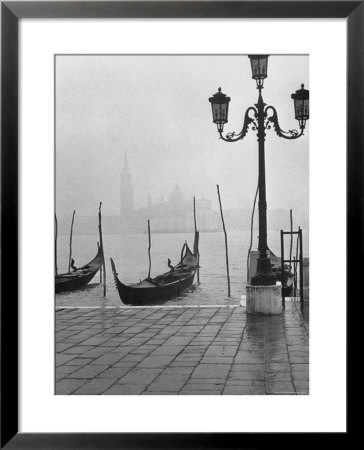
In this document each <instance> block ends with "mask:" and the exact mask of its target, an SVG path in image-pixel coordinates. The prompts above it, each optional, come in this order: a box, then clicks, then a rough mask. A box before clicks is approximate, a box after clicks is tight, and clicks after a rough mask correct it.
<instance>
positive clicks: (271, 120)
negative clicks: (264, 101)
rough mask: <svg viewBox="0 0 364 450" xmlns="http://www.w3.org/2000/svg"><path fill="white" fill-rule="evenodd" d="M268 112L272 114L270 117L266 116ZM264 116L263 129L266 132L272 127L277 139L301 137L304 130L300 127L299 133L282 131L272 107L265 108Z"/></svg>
mask: <svg viewBox="0 0 364 450" xmlns="http://www.w3.org/2000/svg"><path fill="white" fill-rule="evenodd" d="M269 110H271V111H272V114H271V115H270V116H268V111H269ZM264 115H265V117H266V123H265V128H266V129H267V130H270V129H271V128H272V127H273V129H274V131H275V132H276V133H277V135H278V136H279V137H281V138H284V139H298V138H299V137H301V136H302V135H303V131H304V129H305V127H304V126H300V131H297V130H288V131H284V130H282V128H281V127H280V126H279V122H278V114H277V111H276V109H275V108H274V106H267V107H266V108H265V111H264Z"/></svg>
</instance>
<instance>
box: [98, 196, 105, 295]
mask: <svg viewBox="0 0 364 450" xmlns="http://www.w3.org/2000/svg"><path fill="white" fill-rule="evenodd" d="M101 205H102V202H100V206H99V234H100V247H101V254H102V269H103V270H102V273H103V282H104V297H106V267H105V255H104V244H103V242H102V225H101Z"/></svg>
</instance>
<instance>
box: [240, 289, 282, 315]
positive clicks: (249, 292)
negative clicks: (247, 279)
mask: <svg viewBox="0 0 364 450" xmlns="http://www.w3.org/2000/svg"><path fill="white" fill-rule="evenodd" d="M246 312H247V313H250V314H254V313H257V314H281V313H282V288H281V286H277V285H272V286H251V285H249V284H248V285H247V286H246Z"/></svg>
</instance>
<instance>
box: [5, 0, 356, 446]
mask: <svg viewBox="0 0 364 450" xmlns="http://www.w3.org/2000/svg"><path fill="white" fill-rule="evenodd" d="M363 3H364V2H363V1H224V2H223V1H214V2H210V1H188V2H183V1H177V2H173V1H168V2H166V1H137V2H135V1H134V2H133V1H124V2H123V1H121V2H120V1H112V2H108V1H89V2H82V1H79V2H77V1H67V2H62V1H54V2H47V1H44V2H43V1H38V2H32V1H29V2H21V1H19V2H18V1H4V2H1V64H2V74H1V92H2V96H1V130H2V131H1V262H0V264H1V448H9V449H15V448H16V449H20V448H24V449H25V448H27V449H28V448H29V449H31V448H34V449H35V448H37V449H40V448H44V449H45V448H46V449H51V448H52V449H66V448H80V449H81V448H82V449H83V448H84V449H86V448H87V449H95V448H100V449H102V448H110V449H111V448H113V449H114V448H128V449H134V448H135V449H136V448H152V449H162V448H167V447H168V448H173V449H182V448H199V449H201V448H225V449H226V448H257V447H258V446H261V445H262V443H264V442H268V441H269V440H270V439H272V438H273V437H274V436H275V437H277V434H269V433H261V434H257V433H231V434H226V433H216V434H215V433H212V434H211V433H205V434H204V433H196V434H191V433H183V434H175V433H172V434H171V433H156V434H150V433H138V434H130V433H77V434H75V433H60V434H58V433H57V434H47V433H19V432H18V412H19V411H18V400H19V397H18V332H19V329H18V322H17V317H18V271H17V267H18V250H19V247H18V182H19V181H20V180H19V177H18V53H19V47H18V46H19V41H18V24H19V20H20V19H22V18H45V19H46V18H237V17H238V18H267V19H270V18H346V19H347V33H348V34H347V76H348V86H347V180H348V183H347V286H348V291H347V303H348V300H349V299H350V298H351V297H354V292H353V289H354V287H355V286H356V283H357V281H358V280H360V279H361V277H362V273H363V269H364V267H363V262H362V260H363V259H362V258H361V261H360V262H359V263H358V262H357V258H356V257H355V256H357V255H358V253H359V255H358V256H359V257H360V255H362V252H363V191H364V189H363V176H362V174H363V173H364V165H363V144H364V122H363V99H364V88H363V84H364V36H363V33H364V31H363V30H364V27H363V25H364V5H363ZM325 76H326V74H325ZM324 81H325V80H324V76H323V80H322V82H323V83H322V84H323V89H324ZM333 95H334V93H333ZM333 119H334V118H333ZM358 250H359V252H358ZM356 294H357V293H356ZM352 300H354V301H355V300H359V301H360V299H359V298H356V299H355V298H352ZM348 348H349V346H348ZM339 434H340V435H341V436H344V437H347V435H348V433H339ZM242 435H243V436H242ZM289 436H290V435H289V434H287V435H283V436H282V435H280V444H281V445H284V444H285V443H286V441H287V439H288V438H289ZM309 436H310V434H309V433H306V434H304V435H303V436H302V437H301V438H300V444H302V443H303V442H304V441H305V439H307V438H308V437H309ZM294 439H296V437H294ZM317 439H318V436H317V434H316V436H315V440H316V443H318V440H317ZM335 439H337V438H335Z"/></svg>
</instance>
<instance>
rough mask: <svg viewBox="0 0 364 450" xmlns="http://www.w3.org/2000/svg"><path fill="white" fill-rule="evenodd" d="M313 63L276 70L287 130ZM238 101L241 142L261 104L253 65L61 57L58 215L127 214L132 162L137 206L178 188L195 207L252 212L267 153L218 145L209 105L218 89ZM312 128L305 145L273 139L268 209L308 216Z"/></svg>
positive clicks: (283, 64)
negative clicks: (295, 96)
mask: <svg viewBox="0 0 364 450" xmlns="http://www.w3.org/2000/svg"><path fill="white" fill-rule="evenodd" d="M308 73H309V67H308V57H307V56H278V55H277V56H275V55H271V56H270V57H269V62H268V78H267V79H266V80H265V83H264V89H263V99H264V101H265V103H267V104H269V105H273V106H275V107H276V109H277V111H278V118H279V123H280V125H281V127H282V128H283V129H284V130H289V129H292V128H295V129H297V127H298V123H297V121H296V120H295V119H294V110H293V100H291V98H290V97H291V94H292V93H293V92H294V91H296V90H297V89H299V88H300V85H301V83H304V84H305V87H306V88H308V89H309V83H308V81H309V80H308ZM220 86H221V88H222V91H223V92H224V93H225V94H227V95H229V96H230V97H231V102H230V109H229V123H228V124H226V125H225V130H224V131H227V132H228V131H236V132H239V131H240V130H241V128H242V122H243V117H244V113H245V110H246V108H248V107H249V106H252V105H253V104H254V103H256V101H257V96H258V91H257V89H256V85H255V81H254V80H252V78H251V69H250V61H249V59H248V57H247V56H246V55H233V56H226V55H222V56H215V55H214V56H207V55H204V56H201V55H196V56H192V55H190V56H172V55H171V56H158V55H153V56H150V55H148V56H139V55H130V56H129V55H128V56H122V55H121V56H119V55H118V56H106V55H104V56H63V55H60V56H57V57H56V213H57V214H58V215H60V216H64V215H66V216H70V215H71V214H72V211H73V209H76V210H77V213H78V214H80V215H88V214H96V213H97V210H98V204H99V202H100V201H102V202H103V212H104V214H110V215H117V214H119V213H120V173H121V170H122V166H123V160H124V153H125V152H127V156H128V161H129V167H130V170H131V173H132V176H133V185H134V205H135V207H136V208H138V207H142V206H146V204H147V200H148V195H149V194H150V195H151V197H152V200H153V202H156V201H159V199H160V196H161V194H163V195H164V196H165V198H168V194H169V193H170V192H171V191H172V190H173V188H174V187H175V185H176V184H178V185H179V186H180V188H181V190H182V191H183V192H184V194H185V196H186V198H187V199H188V198H191V201H192V197H193V195H195V196H196V197H198V198H199V197H201V196H202V195H204V196H205V197H206V198H208V199H209V200H211V201H212V202H213V203H214V206H215V208H217V207H218V201H217V196H216V184H219V185H220V190H221V195H222V201H223V206H224V208H226V209H227V208H251V207H252V202H253V198H254V194H255V190H256V186H257V181H258V143H257V137H256V132H254V131H253V130H251V129H250V131H249V132H248V135H247V137H246V138H245V139H244V140H243V141H239V142H236V143H226V142H223V141H222V140H219V139H218V133H217V130H216V125H215V124H213V123H212V114H211V106H210V103H209V102H208V97H210V96H211V95H212V94H214V93H215V92H217V89H218V87H220ZM308 131H309V124H308V127H307V128H306V131H305V135H304V136H303V137H301V138H300V139H298V140H296V141H288V140H285V139H282V138H279V137H278V136H277V135H276V134H275V132H274V131H273V130H268V131H267V136H266V182H267V202H268V208H272V209H275V208H285V209H293V210H294V211H297V212H299V213H300V214H305V213H306V211H307V213H308V181H309V180H308V169H309V145H308V144H309V139H308V134H309V132H308Z"/></svg>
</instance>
